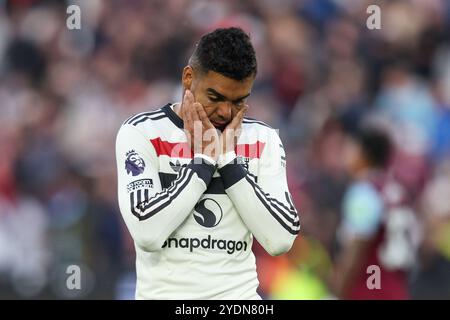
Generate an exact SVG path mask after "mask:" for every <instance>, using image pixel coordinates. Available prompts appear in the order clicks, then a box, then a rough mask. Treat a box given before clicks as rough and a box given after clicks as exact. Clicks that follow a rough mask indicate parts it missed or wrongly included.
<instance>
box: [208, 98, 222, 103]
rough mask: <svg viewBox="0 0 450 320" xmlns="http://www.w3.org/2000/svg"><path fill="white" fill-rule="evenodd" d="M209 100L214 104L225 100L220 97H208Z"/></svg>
mask: <svg viewBox="0 0 450 320" xmlns="http://www.w3.org/2000/svg"><path fill="white" fill-rule="evenodd" d="M208 99H209V100H210V101H212V102H220V101H223V99H222V98H219V97H208Z"/></svg>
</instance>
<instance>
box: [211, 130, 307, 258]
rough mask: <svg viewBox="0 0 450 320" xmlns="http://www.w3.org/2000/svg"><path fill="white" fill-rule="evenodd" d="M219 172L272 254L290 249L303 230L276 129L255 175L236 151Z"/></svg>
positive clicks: (246, 222) (230, 195) (251, 226)
mask: <svg viewBox="0 0 450 320" xmlns="http://www.w3.org/2000/svg"><path fill="white" fill-rule="evenodd" d="M225 158H227V160H230V159H233V160H231V161H230V162H228V161H227V162H226V163H227V164H225V165H223V162H225V161H221V159H219V162H218V164H219V173H220V175H221V177H222V180H223V183H224V186H225V190H226V193H227V195H228V196H229V197H230V199H231V201H232V202H233V204H234V206H235V207H236V210H237V211H238V213H239V215H240V216H241V218H242V220H243V221H244V223H245V224H246V225H247V227H248V228H249V230H250V231H251V232H252V233H253V235H254V236H255V238H256V239H257V240H258V242H259V243H260V244H261V245H262V246H263V247H264V249H265V250H266V251H267V252H268V253H269V254H271V255H279V254H282V253H285V252H287V251H288V250H289V249H290V248H291V246H292V244H293V242H294V240H295V237H296V235H297V234H298V232H299V230H300V222H299V216H298V214H297V210H296V208H295V206H294V204H293V202H292V197H291V194H290V192H289V189H288V185H287V179H286V155H285V153H284V149H283V145H282V143H281V140H280V138H279V136H278V134H277V133H276V131H275V130H272V129H271V130H270V135H269V138H268V139H267V143H266V145H265V146H264V149H263V151H262V154H261V159H260V161H261V162H260V168H259V173H258V176H257V177H255V176H253V175H252V174H250V173H248V172H247V170H246V169H245V168H244V167H243V166H242V165H241V164H240V163H239V161H238V160H237V158H236V154H232V155H227V156H226V157H225Z"/></svg>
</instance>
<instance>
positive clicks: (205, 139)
mask: <svg viewBox="0 0 450 320" xmlns="http://www.w3.org/2000/svg"><path fill="white" fill-rule="evenodd" d="M181 114H182V116H183V120H184V129H185V130H186V131H187V132H186V134H187V137H188V143H189V146H190V147H191V150H193V151H194V153H201V154H204V155H207V156H209V157H211V158H212V159H214V160H217V157H218V156H219V152H218V150H219V136H218V133H217V130H216V128H215V127H214V126H213V124H212V123H211V121H209V119H208V116H207V114H206V112H205V110H204V108H203V106H202V105H201V104H200V103H198V102H195V98H194V95H193V94H192V92H191V91H190V90H186V92H185V94H184V97H183V103H182V106H181Z"/></svg>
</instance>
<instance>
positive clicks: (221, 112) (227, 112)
mask: <svg viewBox="0 0 450 320" xmlns="http://www.w3.org/2000/svg"><path fill="white" fill-rule="evenodd" d="M216 113H217V115H218V116H219V117H220V118H221V119H222V120H224V121H229V120H230V119H231V115H232V110H231V103H230V102H228V101H226V102H222V103H220V104H219V106H218V107H217V109H216Z"/></svg>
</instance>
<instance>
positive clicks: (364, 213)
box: [342, 182, 383, 238]
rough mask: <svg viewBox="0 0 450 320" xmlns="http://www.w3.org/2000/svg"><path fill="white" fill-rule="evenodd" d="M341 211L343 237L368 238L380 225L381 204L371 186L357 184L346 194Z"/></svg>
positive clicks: (363, 183) (365, 183) (362, 183)
mask: <svg viewBox="0 0 450 320" xmlns="http://www.w3.org/2000/svg"><path fill="white" fill-rule="evenodd" d="M342 211H343V225H342V227H343V232H344V236H345V237H346V238H348V237H355V236H356V237H360V238H369V237H371V236H373V234H374V233H375V232H376V231H377V230H378V226H379V225H380V222H381V218H382V213H383V202H382V199H380V196H379V194H378V193H377V191H376V190H375V189H374V187H373V186H371V185H370V184H369V183H367V182H358V183H355V184H353V185H352V186H351V187H350V188H349V189H348V191H347V192H346V194H345V197H344V201H343V206H342Z"/></svg>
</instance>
